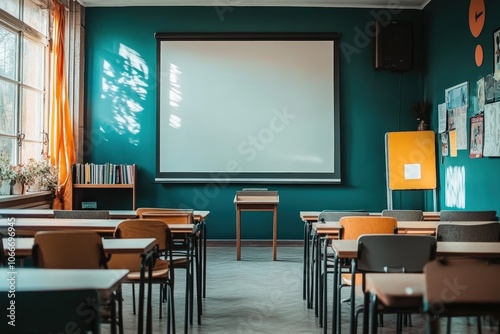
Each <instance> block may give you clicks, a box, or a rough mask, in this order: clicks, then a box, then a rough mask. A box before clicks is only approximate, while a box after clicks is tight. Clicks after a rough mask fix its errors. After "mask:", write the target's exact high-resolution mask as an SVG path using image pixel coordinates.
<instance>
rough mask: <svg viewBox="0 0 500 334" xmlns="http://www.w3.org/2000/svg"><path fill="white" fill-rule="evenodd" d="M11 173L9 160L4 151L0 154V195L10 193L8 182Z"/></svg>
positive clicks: (11, 176) (10, 178)
mask: <svg viewBox="0 0 500 334" xmlns="http://www.w3.org/2000/svg"><path fill="white" fill-rule="evenodd" d="M12 178H13V173H12V168H11V166H10V160H9V158H8V157H7V153H6V152H5V151H3V152H2V154H1V155H0V195H10V182H11V181H12Z"/></svg>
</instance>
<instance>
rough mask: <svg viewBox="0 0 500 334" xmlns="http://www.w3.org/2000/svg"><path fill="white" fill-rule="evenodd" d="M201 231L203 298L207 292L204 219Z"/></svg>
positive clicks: (205, 228)
mask: <svg viewBox="0 0 500 334" xmlns="http://www.w3.org/2000/svg"><path fill="white" fill-rule="evenodd" d="M201 228H202V232H203V239H202V240H203V261H202V266H203V269H202V270H203V298H205V297H206V292H207V224H206V223H205V221H203V224H202V225H201Z"/></svg>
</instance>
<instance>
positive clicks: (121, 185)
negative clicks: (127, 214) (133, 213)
mask: <svg viewBox="0 0 500 334" xmlns="http://www.w3.org/2000/svg"><path fill="white" fill-rule="evenodd" d="M124 166H125V165H124ZM129 166H131V167H132V169H131V173H130V174H131V175H130V180H129V182H131V183H76V182H75V180H76V179H75V177H73V206H74V204H75V199H76V198H78V197H79V196H78V194H77V191H83V190H85V189H130V190H131V191H132V210H135V209H136V204H135V203H136V201H135V198H136V189H135V184H136V174H137V173H136V170H137V168H136V165H129ZM74 172H75V171H74V169H73V173H74Z"/></svg>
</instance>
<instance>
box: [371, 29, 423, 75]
mask: <svg viewBox="0 0 500 334" xmlns="http://www.w3.org/2000/svg"><path fill="white" fill-rule="evenodd" d="M375 27H376V29H375V41H374V43H373V44H374V56H373V60H374V67H375V68H376V69H381V70H390V71H409V70H411V69H412V68H413V29H412V23H411V21H384V22H376V24H375Z"/></svg>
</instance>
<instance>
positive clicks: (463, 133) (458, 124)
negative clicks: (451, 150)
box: [454, 106, 467, 150]
mask: <svg viewBox="0 0 500 334" xmlns="http://www.w3.org/2000/svg"><path fill="white" fill-rule="evenodd" d="M454 114H455V129H456V136H457V150H466V149H467V107H466V106H463V107H458V108H456V109H455V112H454Z"/></svg>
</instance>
